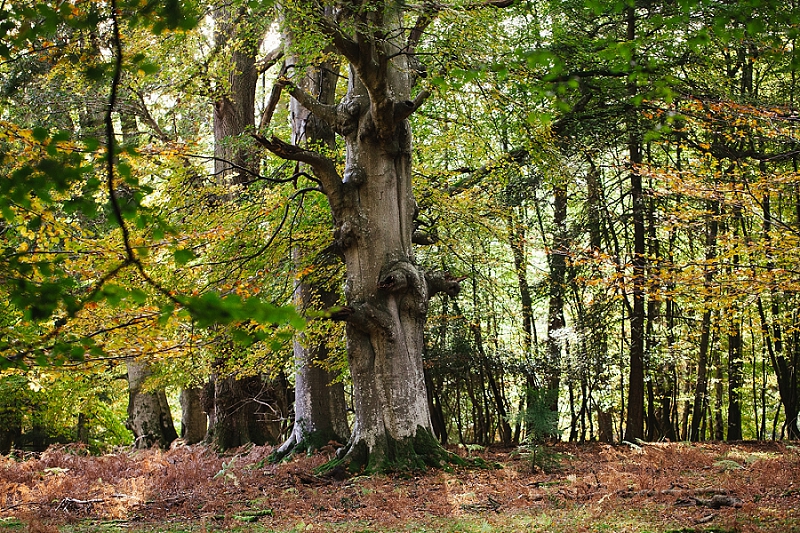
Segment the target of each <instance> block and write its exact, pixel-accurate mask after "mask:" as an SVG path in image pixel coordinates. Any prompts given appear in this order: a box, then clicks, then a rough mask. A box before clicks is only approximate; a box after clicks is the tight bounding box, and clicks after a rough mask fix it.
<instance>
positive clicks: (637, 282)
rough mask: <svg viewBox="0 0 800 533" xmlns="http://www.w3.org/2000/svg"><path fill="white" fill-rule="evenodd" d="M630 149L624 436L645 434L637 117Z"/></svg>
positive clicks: (630, 12)
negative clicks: (630, 251)
mask: <svg viewBox="0 0 800 533" xmlns="http://www.w3.org/2000/svg"><path fill="white" fill-rule="evenodd" d="M635 37H636V10H635V8H633V7H628V8H627V39H628V41H631V42H632V41H633V40H634V38H635ZM636 92H637V89H636V84H635V82H633V83H629V85H628V93H629V94H628V96H629V97H631V98H633V97H635V96H636ZM627 127H628V151H629V154H630V162H631V166H632V168H631V175H630V177H631V204H632V206H631V215H632V218H633V290H632V292H633V309H632V311H631V333H630V334H631V340H630V366H629V369H628V417H627V420H626V423H625V440H628V441H634V440H635V439H643V438H644V326H645V323H644V322H645V314H646V310H645V266H646V265H645V263H646V259H645V252H646V249H645V224H644V219H645V216H644V212H645V205H644V194H643V190H642V176H641V174H640V173H639V170H638V169H637V168H636V166H637V165H639V164H641V163H642V147H641V135H640V133H639V131H638V124H637V120H636V118H635V117H631V118H629V120H628V126H627Z"/></svg>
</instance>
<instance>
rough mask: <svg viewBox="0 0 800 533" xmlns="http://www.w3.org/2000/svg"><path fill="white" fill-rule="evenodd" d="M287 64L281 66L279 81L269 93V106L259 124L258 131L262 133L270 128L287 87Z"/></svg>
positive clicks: (262, 114)
mask: <svg viewBox="0 0 800 533" xmlns="http://www.w3.org/2000/svg"><path fill="white" fill-rule="evenodd" d="M287 70H288V69H287V66H286V62H284V63H283V64H282V65H281V71H280V73H279V74H278V79H277V80H276V81H275V84H274V85H273V86H272V91H271V92H270V93H269V100H267V105H266V107H264V111H263V112H262V113H261V120H259V122H258V131H259V132H262V131H264V130H265V129H267V127H269V124H270V122H272V116H273V115H274V114H275V109H277V108H278V102H279V101H280V99H281V93H282V92H283V87H284V85H286V82H285V80H284V76H285V75H286V72H287Z"/></svg>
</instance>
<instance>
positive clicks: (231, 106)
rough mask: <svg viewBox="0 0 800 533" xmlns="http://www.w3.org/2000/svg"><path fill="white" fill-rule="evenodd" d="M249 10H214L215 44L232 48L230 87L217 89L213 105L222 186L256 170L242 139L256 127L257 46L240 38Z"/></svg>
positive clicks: (217, 168)
mask: <svg viewBox="0 0 800 533" xmlns="http://www.w3.org/2000/svg"><path fill="white" fill-rule="evenodd" d="M245 13H246V10H245V8H244V7H242V8H235V7H233V6H231V5H224V6H220V7H217V8H216V9H215V10H214V13H213V16H214V44H215V45H216V46H217V47H218V48H219V49H225V48H226V47H227V46H228V45H230V55H231V57H230V69H229V75H228V80H227V86H225V87H220V88H218V96H217V99H216V101H215V102H214V175H215V177H216V178H217V182H218V183H221V184H228V183H244V182H246V181H247V180H248V179H250V178H251V171H252V170H253V169H254V168H257V164H256V159H255V157H256V152H255V151H254V150H253V148H252V147H248V146H243V145H242V143H243V142H245V141H246V140H249V139H240V138H239V136H240V135H241V134H242V133H244V132H245V131H246V130H247V129H248V128H254V127H255V107H256V100H255V98H256V85H257V83H258V71H257V69H256V54H257V52H258V45H257V43H255V42H253V39H252V38H250V39H248V38H246V37H244V36H240V35H238V33H239V31H238V29H239V27H240V26H241V23H242V22H243V18H244V16H245Z"/></svg>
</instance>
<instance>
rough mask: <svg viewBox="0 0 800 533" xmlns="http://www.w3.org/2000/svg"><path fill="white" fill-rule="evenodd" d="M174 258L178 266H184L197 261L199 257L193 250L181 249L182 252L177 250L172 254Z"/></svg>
mask: <svg viewBox="0 0 800 533" xmlns="http://www.w3.org/2000/svg"><path fill="white" fill-rule="evenodd" d="M172 256H173V257H174V259H175V263H176V264H177V265H178V266H183V265H185V264H186V263H188V262H189V261H191V260H192V259H195V258H196V257H197V256H196V255H195V253H194V252H193V251H192V250H189V249H187V248H181V249H180V250H175V251H174V252H173V253H172Z"/></svg>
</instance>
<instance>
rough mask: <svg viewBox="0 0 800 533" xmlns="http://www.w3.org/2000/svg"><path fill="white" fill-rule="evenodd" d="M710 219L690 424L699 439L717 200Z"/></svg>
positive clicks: (705, 397)
mask: <svg viewBox="0 0 800 533" xmlns="http://www.w3.org/2000/svg"><path fill="white" fill-rule="evenodd" d="M709 207H710V209H709V211H710V220H709V221H708V222H707V224H706V242H705V247H706V253H705V259H706V266H705V270H706V273H705V275H704V282H703V284H704V289H705V296H704V297H703V316H702V319H701V322H700V347H699V353H698V357H697V383H696V386H695V394H694V404H693V407H692V425H691V429H690V434H689V438H690V440H693V441H697V440H699V439H700V425H701V423H702V421H703V420H704V419H705V411H706V407H707V406H708V394H707V393H708V353H709V348H710V345H711V314H712V309H711V307H712V296H711V284H712V282H713V280H714V269H715V268H716V266H715V265H714V262H715V260H716V257H717V251H716V248H717V231H718V222H717V217H718V216H719V202H717V201H711V202H710V205H709Z"/></svg>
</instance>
